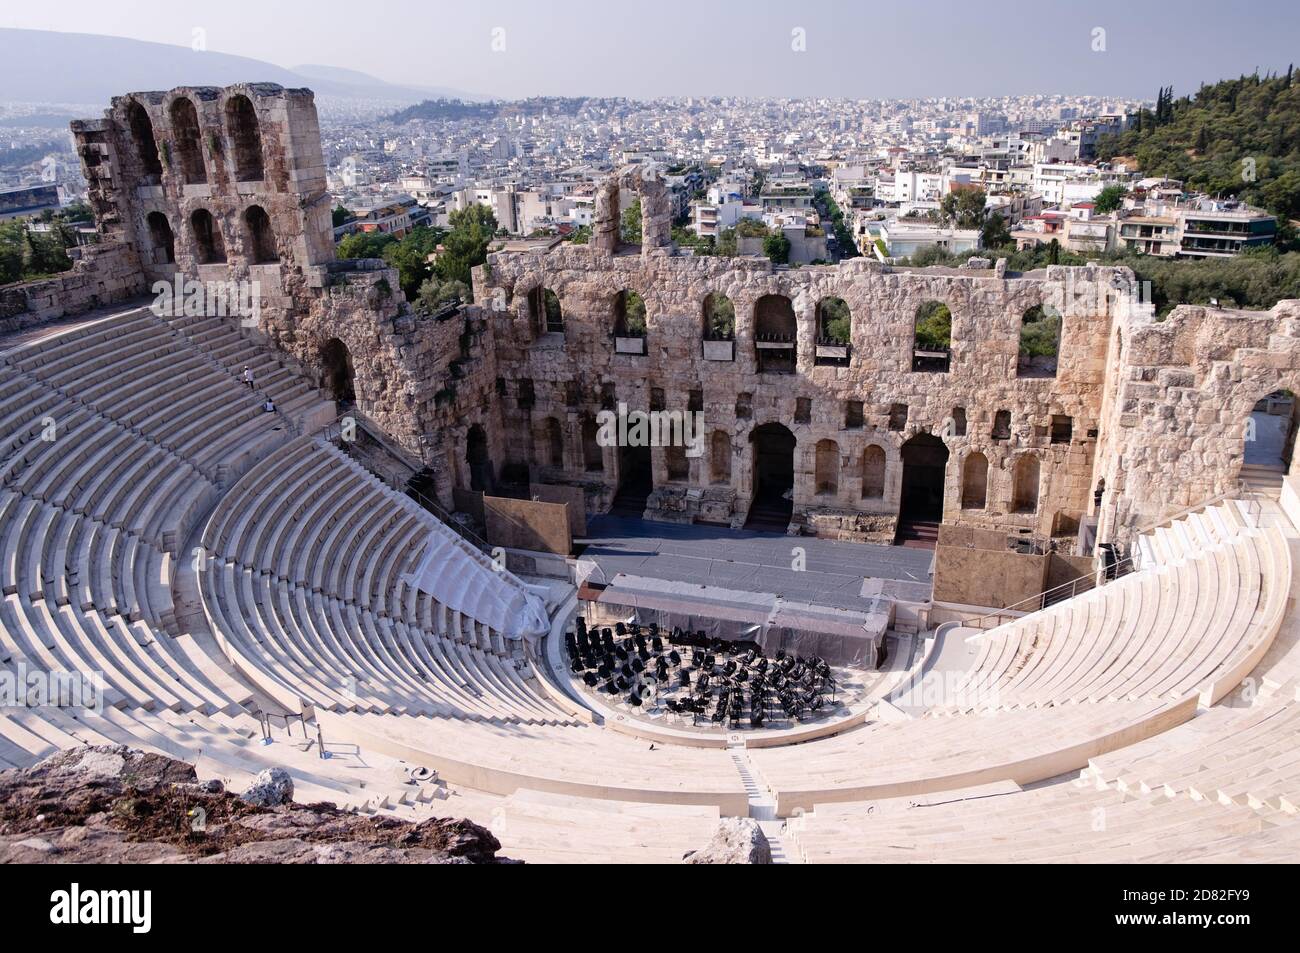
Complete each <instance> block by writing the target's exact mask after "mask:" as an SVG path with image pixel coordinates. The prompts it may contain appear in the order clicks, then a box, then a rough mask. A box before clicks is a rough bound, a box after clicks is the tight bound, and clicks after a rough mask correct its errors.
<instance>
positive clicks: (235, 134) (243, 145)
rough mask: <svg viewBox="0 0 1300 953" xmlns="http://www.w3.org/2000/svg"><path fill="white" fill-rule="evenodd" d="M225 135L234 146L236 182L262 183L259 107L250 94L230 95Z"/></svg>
mask: <svg viewBox="0 0 1300 953" xmlns="http://www.w3.org/2000/svg"><path fill="white" fill-rule="evenodd" d="M226 136H227V137H228V138H229V139H230V144H231V146H232V149H231V154H232V155H233V157H234V160H235V180H236V181H237V182H260V181H262V179H263V178H264V177H265V174H266V173H265V169H264V167H263V164H262V162H263V160H262V130H261V127H260V126H259V124H258V121H257V110H256V109H254V108H253V102H252V100H250V99H249V98H248V97H247V96H243V95H238V96H231V97H230V99H229V101H228V102H227V103H226Z"/></svg>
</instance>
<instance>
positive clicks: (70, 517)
mask: <svg viewBox="0 0 1300 953" xmlns="http://www.w3.org/2000/svg"><path fill="white" fill-rule="evenodd" d="M0 554H3V562H2V563H0V588H2V591H3V594H4V595H11V594H13V593H19V594H21V595H22V596H23V597H24V598H26V599H29V600H36V599H45V600H46V601H48V602H50V603H51V604H53V605H60V606H62V605H69V604H72V605H74V606H76V607H77V608H80V609H89V608H92V607H93V608H98V609H100V610H102V611H104V612H106V613H110V614H115V615H124V616H126V617H128V618H129V619H131V620H132V621H135V620H139V619H148V620H150V621H153V622H157V623H162V624H166V623H168V622H169V621H171V619H172V618H173V614H174V613H173V606H172V598H171V578H172V570H173V558H172V555H171V554H170V553H167V552H164V551H161V550H159V549H157V548H156V547H154V546H151V545H150V544H149V543H147V542H145V541H143V540H142V539H140V537H138V536H134V535H132V534H130V533H127V532H125V531H123V530H120V529H117V528H114V527H112V526H107V525H105V524H103V523H99V522H97V521H95V520H91V519H86V518H84V517H82V516H80V515H78V514H76V513H74V512H72V511H71V510H61V509H58V508H56V507H52V506H48V505H47V504H44V503H41V502H40V501H39V500H32V499H29V498H27V497H24V496H21V495H19V494H16V493H13V492H11V491H9V490H0Z"/></svg>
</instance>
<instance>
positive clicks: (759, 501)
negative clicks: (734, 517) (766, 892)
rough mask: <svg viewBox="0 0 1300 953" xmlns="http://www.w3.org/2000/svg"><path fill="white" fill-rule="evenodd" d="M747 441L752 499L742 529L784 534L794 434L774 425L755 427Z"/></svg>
mask: <svg viewBox="0 0 1300 953" xmlns="http://www.w3.org/2000/svg"><path fill="white" fill-rule="evenodd" d="M749 440H750V444H751V445H752V458H753V466H754V497H753V501H752V502H751V504H750V507H749V520H748V522H747V523H746V526H750V527H754V528H771V529H778V530H781V531H784V530H785V528H786V527H787V526H788V525H789V524H790V514H791V513H792V512H793V511H794V451H795V445H796V440H795V437H794V434H793V433H791V432H790V430H789V428H787V427H785V426H784V425H782V424H778V423H775V422H774V423H767V424H763V425H762V426H761V427H755V428H754V429H753V430H752V431H750V434H749Z"/></svg>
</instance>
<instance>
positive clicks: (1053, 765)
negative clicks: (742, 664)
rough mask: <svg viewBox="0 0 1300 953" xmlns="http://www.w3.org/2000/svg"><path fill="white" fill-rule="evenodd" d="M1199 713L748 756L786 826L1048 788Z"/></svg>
mask: <svg viewBox="0 0 1300 953" xmlns="http://www.w3.org/2000/svg"><path fill="white" fill-rule="evenodd" d="M1195 711H1196V697H1195V696H1189V697H1188V698H1187V699H1185V700H1183V701H1178V702H1163V701H1151V700H1138V701H1126V702H1107V703H1101V704H1095V705H1063V706H1059V707H1051V708H1030V709H1021V710H1017V711H998V712H981V713H979V714H969V715H967V714H959V715H952V716H949V717H945V718H917V719H909V720H906V721H901V722H889V723H885V722H876V723H873V724H870V725H867V726H864V727H862V728H859V729H856V730H854V731H848V732H844V733H843V734H839V735H836V736H834V737H831V738H825V739H822V740H820V741H817V742H815V743H812V744H806V745H791V746H787V747H780V748H755V749H753V750H751V751H750V753H749V756H750V758H751V760H752V762H753V764H754V766H755V768H756V769H757V773H758V775H759V777H760V779H761V781H762V782H764V783H765V784H766V785H767V786H768V787H769V788H770V789H771V791H772V792H773V793H774V794H775V795H776V801H777V812H778V814H780V815H781V816H783V817H784V816H788V815H789V814H791V813H793V812H794V811H796V810H799V809H802V810H809V809H811V808H812V807H813V805H815V804H818V803H825V802H831V801H858V800H865V799H868V798H880V797H899V796H902V795H906V794H924V793H928V792H932V791H943V790H950V789H954V788H960V787H968V786H971V785H976V784H987V783H992V782H995V781H1005V780H1011V781H1015V782H1017V783H1019V784H1028V783H1031V782H1036V781H1042V780H1045V779H1047V778H1052V777H1056V776H1057V775H1060V774H1064V773H1066V772H1072V771H1079V770H1082V769H1083V768H1084V767H1085V766H1086V765H1087V763H1088V759H1089V758H1091V757H1094V756H1096V755H1099V754H1104V753H1105V752H1108V751H1113V750H1115V749H1116V748H1120V747H1123V746H1124V745H1129V744H1133V743H1134V742H1136V741H1140V740H1142V739H1143V738H1147V737H1150V736H1151V735H1153V734H1157V733H1158V732H1161V731H1166V730H1168V729H1169V728H1171V727H1173V726H1174V725H1177V724H1180V723H1181V722H1183V721H1186V720H1187V719H1188V718H1190V717H1192V715H1193V714H1194V713H1195Z"/></svg>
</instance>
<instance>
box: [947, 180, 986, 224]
mask: <svg viewBox="0 0 1300 953" xmlns="http://www.w3.org/2000/svg"><path fill="white" fill-rule="evenodd" d="M986 201H987V196H986V195H985V194H984V190H983V189H976V188H961V189H958V190H957V191H955V192H949V193H948V194H947V195H945V196H944V197H943V198H942V199H940V201H939V217H940V218H941V219H943V221H944V222H945V223H947V224H948V225H951V226H955V227H957V228H979V227H980V225H982V224H983V223H984V203H985V202H986Z"/></svg>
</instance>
